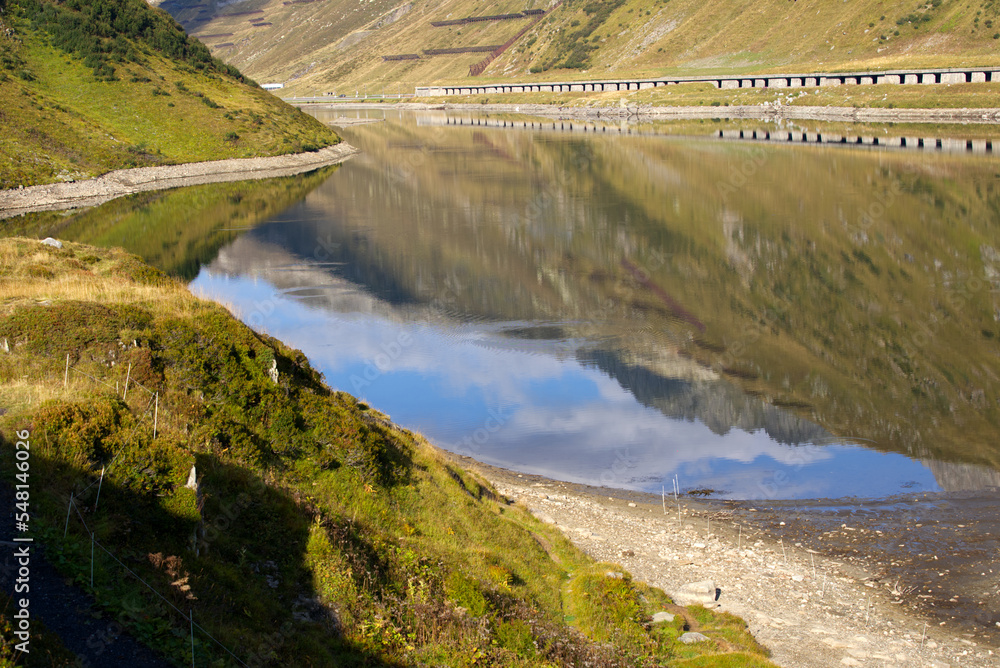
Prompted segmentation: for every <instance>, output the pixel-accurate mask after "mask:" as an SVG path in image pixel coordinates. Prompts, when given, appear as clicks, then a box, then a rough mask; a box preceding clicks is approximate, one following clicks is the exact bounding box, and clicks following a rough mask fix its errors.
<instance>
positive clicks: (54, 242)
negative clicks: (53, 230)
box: [42, 237, 62, 248]
mask: <svg viewBox="0 0 1000 668" xmlns="http://www.w3.org/2000/svg"><path fill="white" fill-rule="evenodd" d="M42 243H43V244H45V245H46V246H52V247H53V248H62V242H61V241H59V240H58V239H53V238H52V237H45V238H44V239H42Z"/></svg>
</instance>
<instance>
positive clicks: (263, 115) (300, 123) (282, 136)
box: [0, 10, 338, 188]
mask: <svg viewBox="0 0 1000 668" xmlns="http://www.w3.org/2000/svg"><path fill="white" fill-rule="evenodd" d="M148 11H153V10H148ZM27 16H28V12H27V11H23V12H17V11H16V10H12V11H11V12H9V13H8V14H7V15H5V16H4V19H3V22H2V23H0V25H2V26H4V27H5V28H6V27H7V26H10V27H12V28H13V29H14V34H13V36H0V54H3V65H4V66H3V67H0V96H2V97H3V99H4V101H5V102H4V109H3V112H2V114H0V188H9V187H17V186H19V185H33V184H37V183H51V182H55V181H60V180H69V179H80V178H86V177H90V176H95V175H98V174H101V173H104V172H107V171H109V170H112V169H119V168H125V167H136V166H145V165H155V164H176V163H183V162H194V161H202V160H215V159H222V158H232V157H250V156H257V155H277V154H283V153H291V152H297V151H303V150H315V149H318V148H321V147H323V146H326V145H329V144H332V143H336V142H337V141H338V139H337V137H336V135H335V134H334V133H333V132H332V131H331V130H330V129H329V128H327V127H325V126H323V125H322V124H321V123H319V122H317V121H315V119H312V118H310V117H308V116H306V115H305V114H302V113H301V112H299V111H297V110H293V109H291V108H290V107H288V106H287V105H285V104H284V103H282V102H280V101H279V100H277V99H276V98H275V97H274V96H272V95H270V94H269V93H267V92H265V91H263V90H262V89H260V88H259V87H257V86H255V85H253V83H252V82H249V83H248V82H245V81H244V80H243V79H242V77H241V76H240V75H238V73H236V74H235V75H234V74H233V72H234V70H232V68H229V67H228V66H225V65H223V64H221V63H219V67H218V68H213V67H210V66H205V65H204V63H200V62H196V63H193V64H192V63H190V62H186V61H178V60H172V59H170V58H169V57H167V56H165V55H164V54H162V53H161V52H159V51H157V50H153V49H148V48H147V49H146V52H145V53H144V54H143V55H142V56H141V57H138V56H137V57H136V59H135V60H127V59H126V60H123V61H122V62H120V63H118V64H117V65H116V67H115V73H114V76H113V77H110V78H109V77H102V76H98V75H95V71H94V68H93V67H92V66H90V65H88V64H87V61H86V60H85V59H84V58H81V57H80V56H79V55H78V54H77V53H76V52H75V51H72V50H69V51H68V50H66V49H65V48H60V47H57V46H55V45H54V43H57V40H56V39H55V38H54V37H53V36H52V35H50V34H49V33H48V32H46V31H45V30H43V29H41V28H38V29H36V28H33V27H32V25H31V23H30V22H29V20H28V17H27ZM125 42H128V43H129V44H130V48H131V49H132V50H133V51H141V50H142V49H143V48H144V47H143V44H142V43H141V42H137V43H132V42H129V41H128V40H125Z"/></svg>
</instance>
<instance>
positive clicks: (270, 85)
mask: <svg viewBox="0 0 1000 668" xmlns="http://www.w3.org/2000/svg"><path fill="white" fill-rule="evenodd" d="M260 87H261V88H263V89H264V90H278V89H279V88H284V87H285V84H283V83H266V84H261V85H260Z"/></svg>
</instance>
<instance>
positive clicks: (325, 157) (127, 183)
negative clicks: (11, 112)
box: [0, 142, 358, 219]
mask: <svg viewBox="0 0 1000 668" xmlns="http://www.w3.org/2000/svg"><path fill="white" fill-rule="evenodd" d="M356 153H358V149H356V148H354V147H353V146H351V145H350V144H347V143H345V142H341V143H339V144H336V145H334V146H328V147H326V148H323V149H320V150H318V151H313V152H308V153H293V154H290V155H277V156H271V157H266V158H234V159H230V160H213V161H209V162H192V163H186V164H183V165H164V166H159V167H139V168H136V169H120V170H116V171H113V172H108V173H107V174H104V175H103V176H99V177H97V178H94V179H87V180H85V181H72V182H66V183H51V184H47V185H40V186H30V187H28V188H23V187H22V188H16V189H10V190H2V191H0V219H3V218H9V217H10V216H16V215H19V214H23V213H32V212H35V211H54V210H59V209H72V208H77V207H85V206H96V205H98V204H102V203H104V202H107V201H109V200H112V199H115V198H116V197H122V196H123V195H131V194H134V193H138V192H144V191H148V190H166V189H168V188H178V187H181V186H195V185H202V184H205V183H221V182H225V181H243V180H248V179H269V178H274V177H278V176H292V175H294V174H301V173H303V172H308V171H312V170H314V169H319V168H320V167H326V166H328V165H335V164H338V163H341V162H343V161H344V160H347V159H348V158H350V157H351V156H353V155H354V154H356Z"/></svg>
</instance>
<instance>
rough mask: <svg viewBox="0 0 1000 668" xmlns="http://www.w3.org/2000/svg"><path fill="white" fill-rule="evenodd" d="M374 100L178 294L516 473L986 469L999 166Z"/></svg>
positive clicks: (834, 491)
mask: <svg viewBox="0 0 1000 668" xmlns="http://www.w3.org/2000/svg"><path fill="white" fill-rule="evenodd" d="M388 115H389V119H388V120H387V121H386V122H385V123H378V124H373V125H363V126H356V127H352V128H350V129H349V130H346V131H345V132H344V134H345V136H346V138H347V139H348V141H350V142H351V143H352V144H354V145H357V146H359V147H360V148H362V150H363V151H364V153H363V154H362V155H360V156H358V157H357V158H355V159H354V160H352V161H351V162H349V163H347V164H346V165H344V166H343V167H342V168H341V169H340V170H339V171H337V172H336V173H335V174H333V175H332V176H330V177H329V178H328V179H326V180H325V181H323V182H322V183H321V184H319V185H317V186H316V187H315V188H313V189H311V190H310V191H309V193H308V194H307V195H305V197H304V198H303V199H301V200H300V201H298V202H297V203H295V204H292V205H290V206H288V207H287V208H284V210H283V211H281V212H280V213H277V214H274V215H270V216H269V217H267V218H265V219H264V220H263V221H261V222H260V223H255V224H254V229H253V230H251V231H249V232H246V233H244V234H242V235H241V236H238V237H236V238H235V239H234V240H232V241H229V242H228V243H227V244H226V245H224V246H223V247H222V248H221V250H220V251H219V252H218V254H217V256H216V257H215V259H214V260H212V261H211V262H208V263H207V265H206V266H204V268H203V269H202V271H201V273H200V274H199V275H198V277H197V278H196V279H195V280H194V281H193V283H192V289H193V290H195V291H196V292H201V293H203V294H205V295H207V296H209V297H211V298H214V299H217V300H219V301H222V302H224V303H228V304H232V305H233V306H234V307H235V308H236V310H237V311H238V312H239V313H240V314H241V316H242V317H243V318H244V320H246V321H247V322H248V323H250V324H251V325H253V326H255V327H258V328H262V329H265V330H267V331H268V332H269V333H270V334H272V335H274V336H277V337H278V338H280V339H283V340H285V341H286V342H288V343H289V344H290V345H293V346H296V347H299V348H301V349H302V350H303V351H305V352H306V354H307V355H308V356H309V357H310V359H311V360H312V361H313V363H314V364H315V366H317V367H318V368H319V369H321V370H322V371H323V372H324V374H325V375H326V377H327V380H328V382H329V383H330V384H331V385H333V386H335V387H338V388H341V389H344V390H346V391H348V392H352V393H354V394H357V395H358V396H359V397H361V398H363V399H365V400H367V401H369V402H371V404H372V405H373V406H375V407H377V408H379V409H381V410H384V411H386V412H387V413H389V414H390V415H391V416H392V417H393V419H394V420H396V421H397V422H399V423H401V424H403V425H405V426H407V427H410V428H413V429H415V430H419V431H421V432H423V433H424V434H426V435H427V436H428V437H429V438H430V439H431V440H432V441H433V442H435V443H437V444H439V445H441V446H443V447H446V448H451V449H454V450H456V451H460V452H464V453H466V454H472V455H473V456H475V457H477V458H479V459H481V460H484V461H487V462H490V463H494V464H499V465H504V466H509V467H512V468H516V469H518V470H523V471H527V472H532V473H540V474H545V475H548V476H551V477H554V478H559V479H565V480H572V481H579V482H586V483H591V484H605V485H609V486H616V487H625V488H632V489H642V490H647V491H657V492H658V491H660V489H661V487H664V486H665V487H666V488H668V489H669V488H670V487H671V482H670V480H671V478H673V476H675V475H676V476H678V477H679V479H680V483H681V486H682V487H683V488H687V489H691V488H709V489H712V490H715V491H716V493H717V495H718V496H723V497H736V498H760V497H770V498H805V497H821V496H829V497H840V496H847V495H856V496H882V495H888V494H893V493H897V492H902V491H906V492H914V491H919V490H930V491H935V490H939V489H946V490H955V489H967V488H975V487H983V486H992V485H996V483H997V481H998V477H997V475H996V471H997V470H1000V448H998V446H997V443H996V434H997V433H998V426H1000V406H998V399H1000V392H998V385H997V384H998V379H1000V357H998V355H997V353H998V352H1000V345H998V340H1000V324H998V320H1000V304H998V303H996V300H997V294H998V291H1000V252H998V251H997V250H996V249H997V248H1000V160H998V159H997V158H996V157H994V156H981V155H973V154H971V153H970V154H968V155H966V154H955V155H944V154H933V153H919V152H907V151H902V150H895V151H892V150H889V151H882V150H877V149H872V148H870V147H869V148H865V149H862V150H858V149H854V148H851V147H848V146H843V147H840V146H837V147H836V148H834V147H828V146H814V145H811V146H793V145H766V144H754V143H750V142H745V141H744V142H740V141H736V142H727V141H724V140H720V139H718V138H717V135H718V132H719V130H720V129H722V128H720V127H719V126H713V124H711V123H706V124H704V127H702V129H701V130H700V131H701V132H704V133H705V134H706V135H709V136H706V138H705V139H702V140H699V139H694V138H691V137H690V136H688V137H685V138H681V139H677V138H669V137H657V136H651V135H649V134H648V133H647V134H645V135H638V134H637V135H636V136H623V135H618V136H602V135H601V134H598V133H567V134H564V135H562V134H558V133H553V132H536V131H531V130H524V129H520V130H516V131H508V130H505V129H503V128H497V127H481V126H474V127H462V126H458V127H456V126H453V125H448V124H446V123H445V124H439V123H431V124H426V123H425V124H423V125H421V124H420V123H418V119H417V117H415V116H412V115H405V114H402V115H393V114H391V113H389V114H388ZM422 118H425V117H422ZM699 127H700V126H699V125H698V124H697V123H690V124H688V126H686V128H685V130H684V133H685V134H687V135H691V134H696V133H697V132H698V131H699ZM823 132H824V136H826V135H828V134H831V132H829V131H826V130H824V131H823ZM843 132H844V133H846V132H847V130H844V131H843ZM977 141H979V140H978V139H977ZM146 215H147V216H148V215H149V214H148V212H147V213H146ZM152 241H153V239H152V237H150V238H148V239H147V243H151V242H152Z"/></svg>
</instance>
